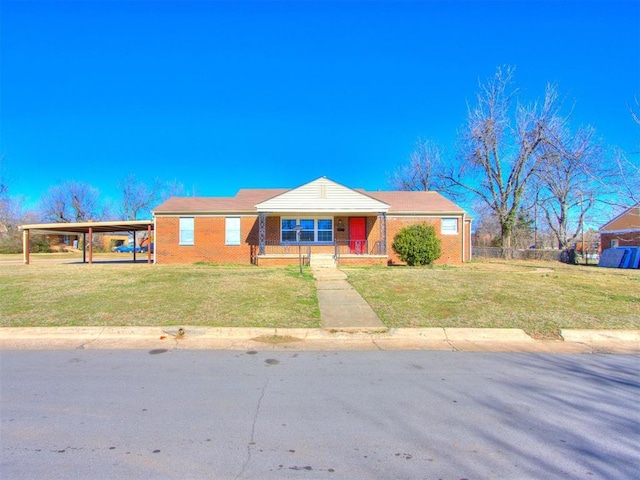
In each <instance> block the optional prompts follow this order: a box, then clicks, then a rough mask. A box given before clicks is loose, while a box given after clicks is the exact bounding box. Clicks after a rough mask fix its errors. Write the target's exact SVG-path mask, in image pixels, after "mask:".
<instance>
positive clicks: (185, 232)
mask: <svg viewBox="0 0 640 480" xmlns="http://www.w3.org/2000/svg"><path fill="white" fill-rule="evenodd" d="M193 232H194V218H193V217H180V239H179V241H178V242H179V244H180V245H193V240H194V233H193Z"/></svg>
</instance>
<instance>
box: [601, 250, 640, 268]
mask: <svg viewBox="0 0 640 480" xmlns="http://www.w3.org/2000/svg"><path fill="white" fill-rule="evenodd" d="M598 266H599V267H607V268H640V247H616V248H608V249H606V250H605V251H604V252H602V255H600V262H599V263H598Z"/></svg>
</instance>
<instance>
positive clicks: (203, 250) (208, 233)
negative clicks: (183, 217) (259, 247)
mask: <svg viewBox="0 0 640 480" xmlns="http://www.w3.org/2000/svg"><path fill="white" fill-rule="evenodd" d="M225 218H226V217H205V216H200V217H198V216H195V217H194V242H193V243H194V244H193V245H179V237H180V232H179V229H180V220H179V217H157V218H156V235H155V236H156V244H155V250H156V262H157V263H183V264H184V263H195V262H213V263H239V264H250V263H251V252H252V250H251V245H256V244H257V243H258V219H257V218H258V217H257V216H243V217H240V235H241V244H240V245H225V242H226V238H225V237H226V234H225Z"/></svg>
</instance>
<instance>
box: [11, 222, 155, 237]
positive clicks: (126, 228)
mask: <svg viewBox="0 0 640 480" xmlns="http://www.w3.org/2000/svg"><path fill="white" fill-rule="evenodd" d="M149 227H151V230H153V220H120V221H114V222H82V223H34V224H31V225H20V230H29V231H30V232H31V233H49V234H59V235H78V234H81V233H89V229H91V231H92V232H93V233H113V232H138V231H143V230H148V229H149Z"/></svg>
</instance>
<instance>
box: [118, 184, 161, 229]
mask: <svg viewBox="0 0 640 480" xmlns="http://www.w3.org/2000/svg"><path fill="white" fill-rule="evenodd" d="M118 188H119V189H120V193H121V196H122V197H121V198H122V211H121V215H122V218H124V219H125V220H138V217H139V216H140V215H146V216H151V212H150V209H151V207H152V206H153V204H154V203H156V202H157V200H158V198H159V190H160V187H159V184H158V182H157V181H156V182H155V183H154V184H153V185H151V186H148V185H146V184H145V183H143V182H140V181H138V179H137V178H136V176H135V175H134V174H131V175H129V176H127V177H125V178H124V179H122V180H121V181H120V182H119V183H118Z"/></svg>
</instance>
